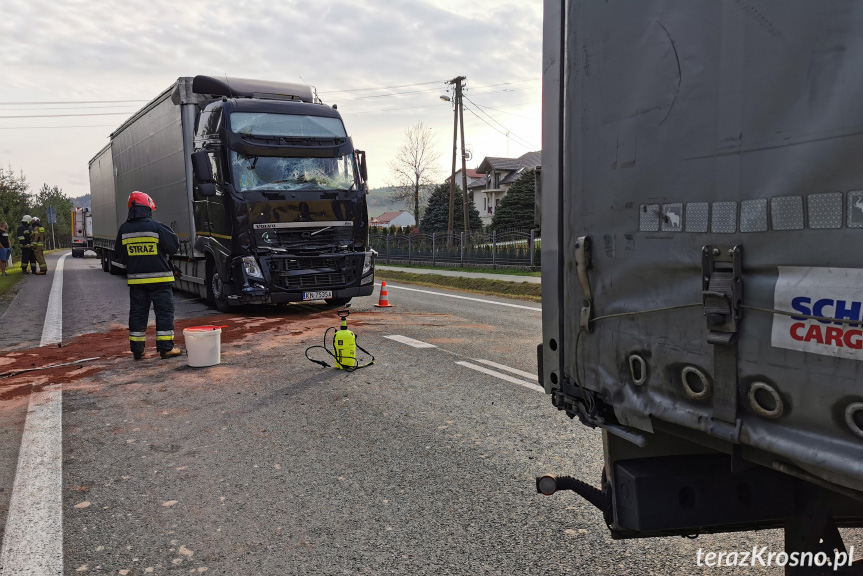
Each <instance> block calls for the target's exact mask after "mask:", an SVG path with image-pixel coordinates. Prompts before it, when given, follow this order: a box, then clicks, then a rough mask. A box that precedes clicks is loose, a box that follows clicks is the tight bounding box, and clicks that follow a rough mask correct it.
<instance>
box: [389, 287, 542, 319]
mask: <svg viewBox="0 0 863 576" xmlns="http://www.w3.org/2000/svg"><path fill="white" fill-rule="evenodd" d="M375 286H380V284H378V283H377V282H375ZM387 288H395V289H396V290H409V291H411V292H421V293H423V294H434V295H435V296H446V297H447V298H458V299H459V300H470V301H472V302H482V303H483V304H497V305H498V306H509V307H510V308H521V309H522V310H533V311H534V312H542V308H536V307H534V306H522V305H520V304H510V303H508V302H495V301H494V300H483V299H482V298H470V297H469V296H457V295H456V294H444V293H443V292H432V291H431V290H419V289H417V288H406V287H404V286H393V285H392V284H387Z"/></svg>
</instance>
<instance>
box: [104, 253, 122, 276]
mask: <svg viewBox="0 0 863 576" xmlns="http://www.w3.org/2000/svg"><path fill="white" fill-rule="evenodd" d="M107 260H108V272H109V273H110V274H111V275H112V276H119V275H120V274H122V273H123V269H122V268H120V267H119V266H114V251H113V250H108V256H107Z"/></svg>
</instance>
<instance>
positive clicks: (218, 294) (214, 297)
mask: <svg viewBox="0 0 863 576" xmlns="http://www.w3.org/2000/svg"><path fill="white" fill-rule="evenodd" d="M207 302H208V303H209V304H210V305H212V306H213V307H214V308H215V309H216V310H218V311H219V312H228V311H230V309H231V305H230V304H228V295H227V294H226V293H225V283H224V282H223V280H222V276H221V274H220V273H219V271H218V270H217V267H216V263H215V261H214V260H213V259H212V258H207Z"/></svg>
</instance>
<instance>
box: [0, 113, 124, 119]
mask: <svg viewBox="0 0 863 576" xmlns="http://www.w3.org/2000/svg"><path fill="white" fill-rule="evenodd" d="M128 115H129V113H128V112H93V113H92V114H27V115H25V116H0V118H4V119H8V118H75V117H78V116H128Z"/></svg>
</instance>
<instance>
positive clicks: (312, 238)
mask: <svg viewBox="0 0 863 576" xmlns="http://www.w3.org/2000/svg"><path fill="white" fill-rule="evenodd" d="M257 235H258V243H259V245H261V246H277V247H279V248H286V249H288V250H291V251H292V252H294V253H302V252H305V251H309V250H312V251H320V249H321V248H322V247H337V246H347V245H349V244H350V243H351V242H352V241H353V228H351V227H348V226H332V227H330V228H326V227H323V226H321V227H319V228H279V229H274V230H262V231H258V233H257Z"/></svg>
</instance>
